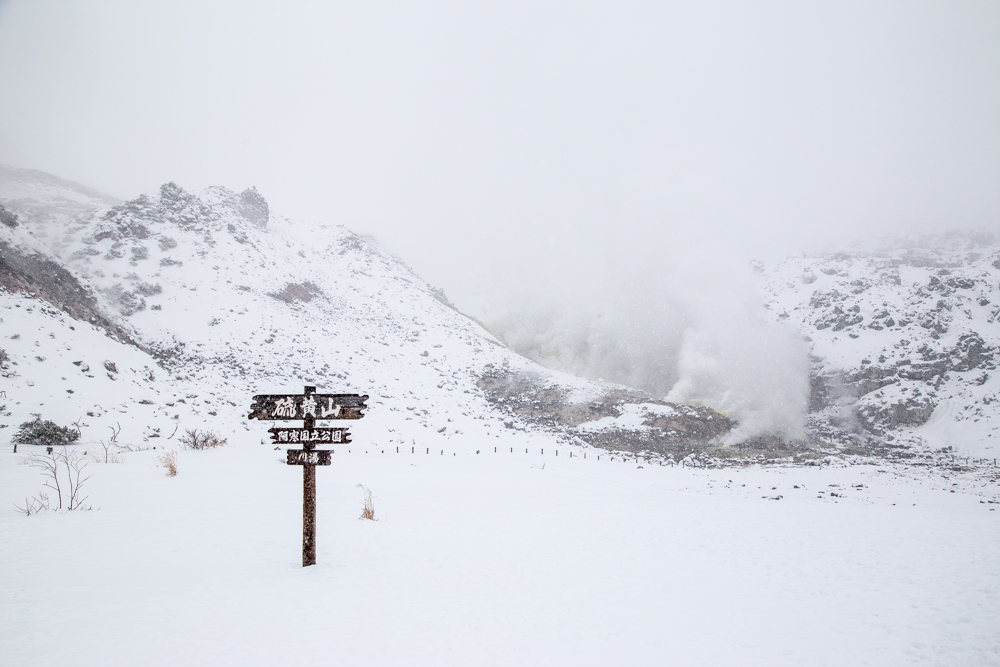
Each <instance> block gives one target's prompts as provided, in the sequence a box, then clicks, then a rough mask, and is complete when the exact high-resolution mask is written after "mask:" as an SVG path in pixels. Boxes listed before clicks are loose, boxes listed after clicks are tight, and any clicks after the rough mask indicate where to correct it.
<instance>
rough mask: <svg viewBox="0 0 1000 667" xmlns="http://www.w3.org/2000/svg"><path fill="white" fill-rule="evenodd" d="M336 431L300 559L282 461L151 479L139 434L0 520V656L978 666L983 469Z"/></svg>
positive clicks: (989, 575)
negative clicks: (616, 451)
mask: <svg viewBox="0 0 1000 667" xmlns="http://www.w3.org/2000/svg"><path fill="white" fill-rule="evenodd" d="M355 433H356V436H355V442H354V443H352V444H351V445H349V446H348V447H349V449H350V450H351V453H347V452H346V451H345V450H343V449H340V448H338V449H337V453H336V454H335V455H334V461H333V465H331V466H330V467H326V468H320V469H318V471H317V486H318V497H319V508H318V516H319V526H318V564H317V565H316V566H314V567H310V568H302V567H301V566H300V545H301V493H302V484H301V473H300V471H299V469H298V468H293V467H290V466H287V465H285V464H284V463H283V457H282V456H281V454H282V452H277V451H274V450H273V448H272V447H271V446H263V445H260V444H257V441H256V440H255V439H254V438H252V437H250V436H245V437H244V436H241V437H237V438H233V439H232V441H231V443H230V445H229V446H226V447H223V448H220V449H216V450H210V451H182V452H180V454H179V466H178V467H179V473H178V475H177V477H174V478H169V477H166V476H165V475H164V470H163V469H162V468H158V467H157V466H156V463H155V456H156V455H157V454H158V453H159V452H161V451H162V449H163V447H162V446H161V447H160V448H159V449H157V450H156V451H143V452H136V453H133V454H131V455H129V458H128V460H127V461H126V462H125V463H122V464H93V465H92V466H91V467H90V470H91V471H92V472H93V473H94V476H93V478H92V479H91V480H90V482H88V485H89V490H90V496H91V502H92V503H93V505H94V506H95V507H99V508H100V509H95V510H93V511H90V512H71V513H55V512H49V513H43V514H40V515H35V516H32V517H30V518H25V517H23V516H19V515H17V514H15V513H14V512H9V511H4V512H0V534H2V535H3V539H2V540H0V562H2V563H3V567H2V568H0V590H3V591H4V595H3V602H2V604H0V656H2V660H0V662H2V663H3V664H5V665H19V666H24V667H28V666H30V665H46V666H49V667H51V666H58V665H73V666H78V667H82V666H86V665H100V666H105V665H125V664H132V665H177V664H192V665H211V664H214V665H220V664H225V665H277V664H282V665H326V664H342V665H361V664H364V665H429V664H433V665H470V664H497V665H510V664H524V665H563V664H579V665H609V664H629V665H662V664H684V665H699V664H703V665H903V664H906V665H909V664H929V665H974V664H975V665H978V664H984V665H985V664H998V663H1000V635H998V634H997V632H996V629H997V627H998V621H1000V561H998V560H997V558H996V554H997V552H998V549H1000V523H998V522H1000V512H997V511H995V510H996V508H998V507H1000V504H998V500H1000V488H998V486H997V474H996V469H995V468H992V469H991V468H984V467H978V468H976V469H971V468H970V469H968V470H955V471H952V470H948V469H929V470H928V469H918V468H914V467H912V466H910V467H902V466H891V465H878V466H877V465H854V466H836V465H832V466H815V467H798V468H782V467H771V468H757V467H754V468H745V469H714V470H709V469H692V468H681V467H660V466H653V465H649V464H645V465H644V464H641V463H640V464H638V465H637V464H636V463H635V462H634V461H629V462H624V461H622V460H621V459H620V458H619V459H616V460H614V461H612V460H610V459H609V458H608V456H607V453H603V454H602V455H601V460H600V461H598V460H597V459H596V454H595V453H594V452H592V451H591V452H590V453H589V454H588V457H587V458H586V459H584V458H582V457H580V456H579V455H577V456H574V457H573V458H569V457H568V456H567V454H568V453H569V452H568V450H566V449H565V448H561V449H560V453H559V456H558V457H556V455H555V452H554V450H552V449H547V450H546V452H545V454H544V455H542V454H541V453H540V449H538V448H534V447H533V448H531V451H530V453H527V454H526V453H525V452H524V449H523V448H521V447H519V445H521V444H523V443H521V442H520V441H518V440H516V439H514V438H513V437H510V438H490V439H481V440H478V441H476V442H473V443H468V447H467V448H464V449H460V450H457V451H456V450H454V449H446V450H445V453H444V455H442V454H441V453H440V450H435V451H433V452H432V453H431V454H426V453H425V450H422V451H419V452H417V453H416V454H411V453H410V450H409V449H408V448H407V449H403V450H401V453H399V454H396V453H395V449H394V448H392V449H389V450H387V451H385V453H382V449H381V448H376V447H375V445H374V443H373V442H371V438H370V435H369V434H368V433H367V432H366V429H365V428H364V422H363V421H362V422H360V423H359V424H358V425H357V427H356V428H355ZM255 435H256V434H255ZM472 447H479V450H480V452H481V453H480V454H478V455H477V454H476V453H475V450H474V449H472ZM494 447H497V450H498V451H497V453H494V452H493V448H494ZM512 447H514V448H515V452H514V453H511V452H510V448H512ZM578 453H579V452H578ZM18 463H19V461H18V455H15V454H13V453H11V452H9V451H7V452H5V453H3V454H2V455H0V489H2V497H0V502H3V503H4V504H6V505H7V506H8V507H9V506H10V503H11V502H13V501H14V500H16V499H19V498H21V497H23V496H24V495H30V494H32V493H34V492H36V491H37V489H38V487H39V486H40V481H41V480H40V477H39V475H38V473H37V471H35V470H34V469H32V468H30V467H28V466H26V465H18ZM639 465H642V467H641V468H640V467H639ZM358 483H363V484H365V485H366V486H367V487H369V488H370V489H371V490H372V492H373V493H374V496H375V498H374V506H375V512H376V517H377V518H378V521H377V522H374V523H373V522H368V521H358V520H357V517H358V516H359V514H360V512H361V499H362V496H361V490H360V489H358V488H356V486H355V485H356V484H358Z"/></svg>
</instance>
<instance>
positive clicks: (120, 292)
mask: <svg viewBox="0 0 1000 667" xmlns="http://www.w3.org/2000/svg"><path fill="white" fill-rule="evenodd" d="M0 205H2V206H3V207H4V210H6V211H9V212H10V214H12V215H16V216H17V222H16V223H14V222H13V221H12V219H11V216H10V215H8V216H7V217H6V218H5V219H6V220H7V222H8V223H10V224H2V225H0V288H2V289H0V320H2V321H0V327H2V342H0V349H3V350H4V352H5V354H6V355H7V356H8V357H9V359H8V360H7V361H5V362H3V367H4V368H3V374H4V378H3V387H2V388H0V390H2V391H3V392H4V394H0V406H3V409H2V410H0V415H2V417H0V425H2V427H3V428H9V427H12V426H16V425H17V424H20V423H21V422H23V421H27V420H28V419H30V418H31V415H32V414H36V413H40V414H43V416H44V417H45V418H48V419H55V420H56V421H58V422H60V423H63V424H69V423H74V422H75V423H78V424H80V425H81V427H83V428H84V437H85V438H87V437H89V438H91V439H97V438H101V437H104V436H106V435H107V434H108V433H109V431H108V430H107V429H108V428H109V427H111V426H115V425H116V424H119V423H120V424H121V426H122V427H123V434H122V437H123V438H124V439H130V440H131V441H133V442H139V441H145V442H153V439H155V438H158V437H166V438H170V437H171V436H172V435H174V434H176V433H177V432H178V430H180V431H181V432H183V429H185V428H214V429H216V430H221V431H225V432H227V433H241V434H242V435H241V436H240V437H241V438H244V439H246V440H247V441H250V442H258V441H260V438H261V437H262V436H264V432H263V429H260V428H259V427H257V426H252V425H251V424H249V423H248V422H247V420H246V411H247V408H248V406H249V402H250V398H251V396H253V395H254V394H256V393H281V392H294V393H298V392H299V391H301V389H302V387H303V386H304V385H316V386H318V387H319V388H320V390H321V391H322V390H331V391H334V390H335V391H338V392H358V393H367V394H369V395H370V396H371V400H370V401H369V406H370V408H371V409H370V410H369V416H368V418H367V419H366V420H365V421H364V422H362V423H361V424H359V425H357V426H356V427H355V429H354V430H355V442H358V443H359V444H360V443H362V442H364V443H367V444H369V445H371V446H375V445H378V446H383V447H395V446H398V447H406V446H409V447H417V446H422V447H425V448H428V447H429V448H437V449H444V448H452V449H454V448H461V447H463V446H464V443H466V441H467V439H466V438H462V437H457V438H456V437H455V436H462V435H463V434H468V435H476V436H481V435H488V436H489V437H491V438H494V439H499V440H498V443H499V442H503V443H504V446H508V447H511V446H515V445H517V446H523V445H524V444H525V443H528V442H536V441H537V443H538V444H539V445H540V446H544V443H546V442H552V441H553V439H555V441H556V442H562V443H566V444H570V443H574V444H576V445H580V446H587V445H589V446H597V447H602V448H607V449H613V450H628V451H632V452H640V451H652V452H657V453H659V454H661V455H664V456H666V457H671V458H674V459H679V458H682V457H686V456H695V455H700V456H704V453H705V452H706V451H707V452H710V453H711V455H712V456H715V457H719V458H731V457H737V458H744V457H748V456H750V457H761V456H763V457H766V458H773V457H794V458H796V459H798V460H803V459H809V458H815V457H817V456H822V455H825V454H828V453H834V452H838V451H839V452H842V453H863V454H875V455H890V456H905V457H911V456H914V455H922V456H938V457H940V456H947V455H950V453H951V452H952V451H957V452H960V453H963V454H971V455H982V456H990V455H995V453H996V450H994V449H993V443H994V440H995V439H996V438H998V437H1000V431H998V425H1000V422H998V419H1000V417H998V414H1000V413H998V410H1000V408H998V407H997V406H998V389H1000V385H998V384H997V383H998V382H1000V380H998V379H997V377H996V373H995V372H994V371H995V368H996V363H997V361H998V358H997V348H998V346H1000V322H998V320H1000V294H998V291H1000V290H998V282H1000V244H998V242H997V240H996V239H995V238H993V237H991V236H989V235H965V236H962V235H951V236H948V237H935V238H927V239H923V240H921V241H918V242H910V243H909V244H901V243H896V244H894V245H891V246H887V247H885V248H879V249H871V250H868V251H865V252H860V251H859V252H854V253H850V254H846V253H841V254H834V255H828V256H827V255H824V256H799V257H793V258H789V259H787V260H785V261H783V262H780V263H778V264H775V265H772V266H766V265H764V264H760V265H759V266H758V267H757V268H758V269H759V275H760V277H761V279H762V281H763V290H764V293H765V295H766V300H767V306H768V310H769V313H770V316H771V317H773V318H774V319H775V320H779V321H785V322H789V323H791V324H793V325H794V326H795V327H797V328H798V329H799V331H800V332H801V333H802V335H803V336H804V337H806V339H807V341H809V344H810V345H811V347H812V361H813V368H812V373H811V385H812V391H811V396H810V414H809V423H808V429H807V431H808V432H807V436H808V437H807V440H806V441H805V442H793V443H788V442H784V441H783V440H781V439H779V438H767V437H764V438H755V439H753V441H751V442H744V443H742V444H741V443H730V444H735V446H725V447H724V446H722V445H723V443H725V442H726V441H727V440H726V436H727V434H731V433H733V432H734V431H733V428H734V426H735V423H734V422H733V421H732V420H731V419H729V418H727V417H726V416H724V415H722V414H719V413H718V412H715V411H714V410H712V409H710V408H707V407H704V406H702V405H687V404H676V403H668V402H666V401H662V400H657V399H656V398H655V397H651V396H649V395H647V394H644V393H642V392H638V391H634V390H631V389H629V388H627V387H623V386H617V385H612V384H608V383H604V382H598V381H592V380H587V379H582V378H579V377H575V376H572V375H569V374H566V373H560V372H557V371H553V370H549V369H546V368H543V367H542V366H540V365H538V364H536V363H533V362H531V361H529V360H527V359H525V358H524V357H521V356H520V355H518V354H516V353H514V352H512V351H511V350H510V349H508V348H507V347H506V346H505V345H504V344H503V343H502V342H501V341H499V340H498V339H497V338H496V337H494V336H493V335H491V334H490V333H489V332H488V331H486V330H485V329H484V328H483V327H481V326H480V325H479V323H477V322H476V321H474V320H472V319H470V318H468V317H466V316H465V315H463V314H461V313H459V312H458V311H456V310H455V308H454V307H453V306H452V305H451V304H450V303H449V302H448V300H447V298H446V297H445V296H444V294H443V292H441V291H440V290H436V289H434V288H432V287H431V286H429V285H427V284H426V283H425V282H424V281H423V280H421V279H420V278H419V276H417V275H415V274H414V273H413V271H411V270H410V269H409V268H408V267H407V266H406V264H405V263H403V262H402V261H401V260H400V259H399V258H397V257H395V256H393V255H392V254H390V253H388V252H386V251H385V250H384V249H383V248H381V247H380V246H379V245H378V244H377V243H376V242H375V241H374V240H373V239H371V238H368V237H362V236H358V235H356V234H354V233H352V232H350V231H349V230H348V229H346V228H345V227H344V226H341V225H337V224H333V223H332V222H326V223H322V222H320V223H313V222H309V223H306V222H303V221H298V220H293V219H288V218H285V217H282V216H280V215H278V214H276V213H274V212H272V211H271V210H270V207H269V206H268V204H267V202H266V200H265V199H264V197H263V196H262V195H261V194H260V193H258V192H257V191H256V190H255V189H253V188H251V189H248V190H245V191H243V192H241V193H236V192H233V191H231V190H228V189H226V188H223V187H212V188H208V189H207V190H205V191H204V192H202V193H199V194H194V193H190V192H187V191H185V190H184V189H182V188H181V187H179V186H177V185H176V184H174V183H167V184H165V185H163V186H162V187H161V188H160V189H159V191H158V192H155V193H152V194H149V195H142V196H140V197H137V198H135V199H133V200H130V201H127V202H121V201H118V200H116V199H114V198H113V197H109V196H107V195H103V194H101V193H99V192H96V191H94V190H91V189H89V188H85V187H83V186H79V185H76V184H73V183H69V182H67V181H63V180H61V179H58V178H56V177H54V176H50V175H48V174H44V173H41V172H35V171H30V170H22V169H14V168H10V167H2V168H0ZM88 427H89V430H88ZM11 432H12V431H7V433H11ZM359 438H362V439H361V440H359ZM729 440H732V438H729ZM498 446H499V445H498ZM934 452H937V453H936V454H935V453H934Z"/></svg>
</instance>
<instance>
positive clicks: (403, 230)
mask: <svg viewBox="0 0 1000 667" xmlns="http://www.w3.org/2000/svg"><path fill="white" fill-rule="evenodd" d="M0 162H4V163H6V164H10V165H14V166H21V167H32V168H36V169H42V170H45V171H49V172H52V173H55V174H57V175H59V176H62V177H64V178H69V179H72V180H76V181H79V182H81V183H84V184H87V185H91V186H93V187H96V188H99V189H102V190H104V191H106V192H109V193H111V194H113V195H116V196H118V197H122V198H129V197H133V196H135V195H136V194H137V193H140V192H144V191H151V190H155V189H156V188H157V187H158V185H159V184H160V183H162V182H165V181H169V180H173V181H176V182H177V183H179V184H180V185H182V186H183V187H185V188H188V189H200V188H202V187H205V186H208V185H212V184H221V185H227V186H229V187H232V188H234V189H242V188H244V187H247V186H249V185H255V186H257V187H258V189H259V190H260V191H261V192H262V193H263V194H264V195H265V197H266V198H267V199H268V200H269V202H270V203H271V205H272V208H273V209H274V210H276V211H277V212H280V213H283V214H287V215H291V216H295V217H301V218H307V219H316V220H323V221H332V222H336V223H340V224H345V225H346V226H348V227H349V228H351V229H354V230H357V231H362V232H369V233H373V234H375V235H376V236H377V237H378V238H379V239H381V240H382V241H383V242H384V243H386V244H387V245H388V246H389V247H390V248H391V249H393V250H394V251H395V252H397V253H398V254H400V255H402V256H403V258H404V259H406V260H407V261H408V262H409V263H410V264H411V265H413V266H414V267H415V268H417V270H418V271H419V272H420V273H421V274H423V275H424V276H425V277H426V278H427V279H429V280H430V281H431V282H432V283H435V284H438V285H442V286H444V287H445V289H446V291H447V292H448V293H449V294H450V295H452V296H453V297H457V299H458V301H459V303H460V305H462V303H463V302H465V303H472V301H473V300H474V299H473V297H474V296H475V294H476V293H477V291H480V290H482V289H483V287H484V286H485V285H490V284H494V283H502V282H504V281H507V282H511V281H515V282H516V281H517V280H522V281H525V280H528V281H530V280H534V279H536V278H537V277H539V276H546V275H547V276H549V277H551V275H552V274H551V267H560V266H565V267H570V266H573V267H576V268H577V269H579V267H580V266H587V265H588V263H593V262H600V261H607V258H606V255H607V254H608V252H609V249H610V251H611V252H612V254H614V253H615V252H618V251H616V250H614V246H615V244H621V243H623V242H624V243H626V245H627V244H630V243H631V244H642V245H648V244H653V246H654V247H655V244H663V243H684V242H691V240H692V239H695V241H701V242H704V241H706V240H710V241H712V242H717V243H726V244H730V245H732V246H738V247H742V248H747V249H750V250H752V251H754V252H764V251H765V250H766V249H768V248H772V249H773V248H777V249H779V250H781V251H784V250H786V249H789V248H798V247H804V246H805V245H807V244H809V243H813V242H816V241H823V240H828V239H836V240H841V239H844V238H848V237H850V236H853V235H859V234H863V233H882V232H890V231H895V230H900V229H914V230H927V229H940V228H945V227H970V226H971V227H993V228H998V227H1000V2H997V1H996V0H985V1H981V2H964V1H962V0H946V1H941V2H920V1H913V0H905V1H898V2H885V1H879V0H864V1H861V2H851V1H849V0H836V1H835V2H820V1H811V2H801V1H798V0H796V1H791V2H711V1H705V0H699V1H697V2H687V3H678V2H664V1H658V2H623V1H615V2H603V3H587V2H566V3H548V2H542V1H539V0H532V1H531V2H503V3H489V2H455V3H437V2H429V1H425V2H419V3H395V2H358V3H349V4H348V3H341V4H338V3H326V2H324V3H319V2H316V3H295V2H269V3H257V2H247V1H245V0H240V1H230V2H206V1H204V0H199V1H197V2H183V1H178V0H171V1H170V2H163V1H159V2H138V1H136V0H124V1H119V2H114V1H100V2H97V1H95V2H87V1H85V0H77V1H74V2H69V1H64V2H50V1H46V0H9V1H7V2H2V3H0ZM623 240H624V241H623ZM615 256H620V253H619V255H615ZM621 261H629V258H628V253H625V255H624V256H623V258H622V259H621ZM541 266H548V267H549V271H550V273H545V272H544V271H541V270H540V269H539V267H541Z"/></svg>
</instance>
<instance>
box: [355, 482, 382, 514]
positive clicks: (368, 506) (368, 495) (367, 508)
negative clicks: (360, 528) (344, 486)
mask: <svg viewBox="0 0 1000 667" xmlns="http://www.w3.org/2000/svg"><path fill="white" fill-rule="evenodd" d="M358 488H359V489H361V491H362V492H363V493H364V494H365V498H364V501H362V502H363V506H364V507H363V509H362V510H361V516H359V517H358V521H365V520H368V521H378V519H376V518H375V506H374V505H373V504H372V492H371V491H370V490H369V489H368V487H366V486H365V485H364V484H358Z"/></svg>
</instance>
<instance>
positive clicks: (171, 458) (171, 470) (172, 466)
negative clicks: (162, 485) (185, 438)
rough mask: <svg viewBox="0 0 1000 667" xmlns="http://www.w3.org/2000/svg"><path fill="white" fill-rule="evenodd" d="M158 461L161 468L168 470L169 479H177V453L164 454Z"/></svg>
mask: <svg viewBox="0 0 1000 667" xmlns="http://www.w3.org/2000/svg"><path fill="white" fill-rule="evenodd" d="M156 460H157V462H158V463H159V466H160V467H161V468H166V469H167V477H177V452H164V453H163V454H161V455H160V456H159V457H158V458H157V459H156Z"/></svg>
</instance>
